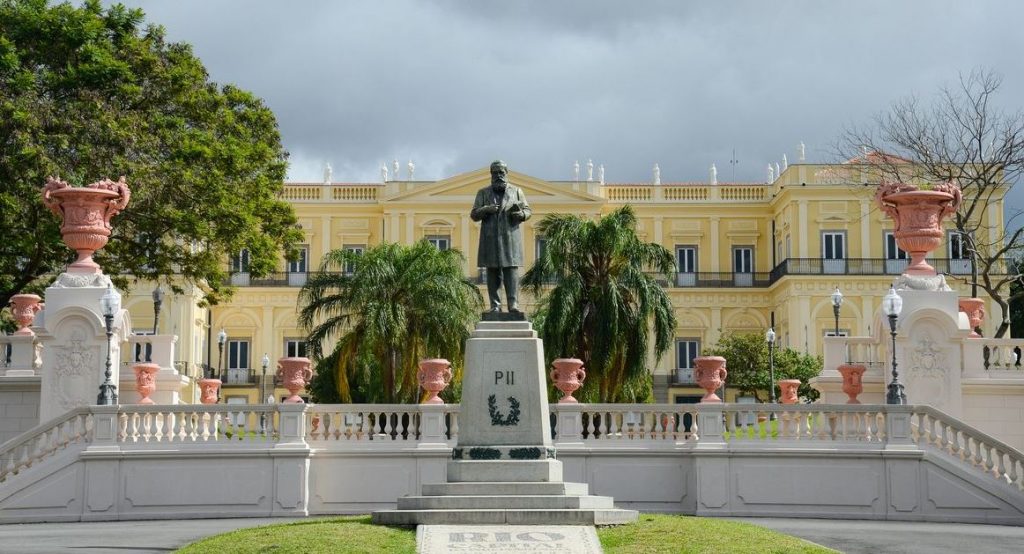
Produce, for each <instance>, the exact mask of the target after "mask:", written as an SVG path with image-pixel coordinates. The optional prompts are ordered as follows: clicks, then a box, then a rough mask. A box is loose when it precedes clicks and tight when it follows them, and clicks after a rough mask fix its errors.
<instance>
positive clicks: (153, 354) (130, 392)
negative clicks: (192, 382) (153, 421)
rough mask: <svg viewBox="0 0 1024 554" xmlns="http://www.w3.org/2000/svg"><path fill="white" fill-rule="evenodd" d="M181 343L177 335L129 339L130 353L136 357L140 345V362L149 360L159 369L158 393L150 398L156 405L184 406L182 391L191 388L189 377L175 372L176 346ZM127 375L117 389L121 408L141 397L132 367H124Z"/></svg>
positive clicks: (157, 378)
mask: <svg viewBox="0 0 1024 554" xmlns="http://www.w3.org/2000/svg"><path fill="white" fill-rule="evenodd" d="M177 342H178V337H177V335H131V336H129V337H128V348H129V350H128V352H130V353H134V352H135V350H136V345H138V349H139V352H140V353H141V357H142V359H141V361H145V359H146V351H147V350H148V351H149V361H151V362H153V363H154V364H157V365H158V366H160V371H159V372H157V374H156V391H155V392H154V393H153V394H152V395H150V399H152V400H153V403H154V404H181V403H182V402H181V391H182V390H185V388H186V387H188V385H189V378H188V376H187V375H182V374H181V373H180V372H179V371H178V370H176V369H175V368H174V345H175V344H176V343H177ZM122 369H124V370H125V371H124V374H123V375H121V379H120V381H119V382H118V385H117V391H118V394H119V395H120V399H119V400H120V402H121V404H136V403H138V401H139V393H138V392H136V390H135V376H134V375H132V373H131V371H130V365H129V366H125V367H123V368H122Z"/></svg>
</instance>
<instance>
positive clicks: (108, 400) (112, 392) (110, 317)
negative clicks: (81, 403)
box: [96, 285, 121, 406]
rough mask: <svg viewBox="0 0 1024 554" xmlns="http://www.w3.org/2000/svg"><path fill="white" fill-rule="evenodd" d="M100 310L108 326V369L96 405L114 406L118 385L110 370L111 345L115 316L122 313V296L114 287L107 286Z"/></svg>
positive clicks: (104, 373) (101, 299) (104, 374)
mask: <svg viewBox="0 0 1024 554" xmlns="http://www.w3.org/2000/svg"><path fill="white" fill-rule="evenodd" d="M100 308H101V309H102V310H103V322H104V323H105V324H106V326H107V368H106V370H105V371H104V372H103V384H102V385H100V394H99V395H98V396H97V397H96V404H99V405H100V406H113V405H114V404H117V385H115V384H114V381H113V372H112V371H111V368H110V350H111V345H110V343H111V340H112V339H113V337H114V316H115V315H117V314H118V313H119V312H120V311H121V295H120V294H118V293H117V291H116V290H114V287H113V285H107V292H105V293H103V296H102V297H101V298H100Z"/></svg>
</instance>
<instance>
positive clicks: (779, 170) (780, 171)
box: [775, 162, 782, 177]
mask: <svg viewBox="0 0 1024 554" xmlns="http://www.w3.org/2000/svg"><path fill="white" fill-rule="evenodd" d="M775 176H776V177H782V170H781V169H779V162H775Z"/></svg>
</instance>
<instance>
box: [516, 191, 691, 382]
mask: <svg viewBox="0 0 1024 554" xmlns="http://www.w3.org/2000/svg"><path fill="white" fill-rule="evenodd" d="M636 225H637V219H636V214H635V213H634V212H633V209H632V208H631V207H630V206H624V207H622V208H619V209H617V210H615V211H613V212H611V213H610V214H608V215H606V216H603V217H601V218H599V219H597V220H596V221H594V220H589V219H585V218H582V217H580V216H577V215H566V214H552V215H549V216H547V217H545V218H544V219H543V220H542V221H541V222H540V224H539V225H538V226H537V232H538V233H539V234H540V235H542V236H543V237H544V239H545V241H546V242H545V244H546V247H545V249H544V250H543V252H542V253H541V255H540V257H539V258H538V259H537V261H536V263H534V265H533V267H531V268H530V269H529V271H527V272H526V274H525V275H524V276H523V285H524V287H527V288H528V289H529V290H531V291H532V292H533V294H534V295H535V296H536V297H537V298H538V299H539V306H540V307H539V310H538V313H537V314H536V315H535V321H536V322H537V324H538V328H539V329H540V334H541V336H542V338H543V339H544V349H545V351H546V353H547V356H548V358H549V359H548V361H549V362H550V360H552V359H554V358H558V357H577V358H580V359H582V360H583V361H584V362H585V363H586V367H587V380H586V382H585V384H584V386H583V389H582V390H581V391H580V394H579V397H580V398H581V399H582V400H585V401H590V402H593V401H598V402H637V401H640V402H642V401H645V400H647V399H648V398H649V397H650V393H651V376H650V372H649V371H648V370H647V353H648V349H649V342H650V338H651V337H650V335H651V332H652V331H653V333H654V337H653V338H654V354H655V356H656V358H657V359H661V356H662V355H664V353H665V352H666V351H668V350H669V348H670V346H671V344H672V340H673V338H674V333H675V327H676V318H675V313H674V312H673V310H672V304H671V301H670V300H669V296H668V294H667V293H666V292H665V290H664V289H662V287H661V286H659V285H658V282H657V280H656V279H655V278H654V276H652V275H651V274H649V273H648V271H653V272H654V273H656V274H662V275H665V276H666V277H667V276H669V275H671V274H673V273H674V272H675V260H674V259H673V257H672V253H671V252H669V251H668V250H667V249H666V248H665V247H663V246H661V245H658V244H655V243H649V242H643V241H641V240H640V239H639V238H638V237H637V235H636ZM546 284H554V287H553V288H552V289H550V290H549V291H545V288H544V285H546Z"/></svg>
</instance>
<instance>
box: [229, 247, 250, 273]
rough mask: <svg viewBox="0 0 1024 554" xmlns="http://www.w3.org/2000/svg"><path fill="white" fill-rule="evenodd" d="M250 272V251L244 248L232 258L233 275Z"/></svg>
mask: <svg viewBox="0 0 1024 554" xmlns="http://www.w3.org/2000/svg"><path fill="white" fill-rule="evenodd" d="M248 272H249V249H248V248H243V249H241V250H239V251H238V254H235V255H234V256H231V273H248Z"/></svg>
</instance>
